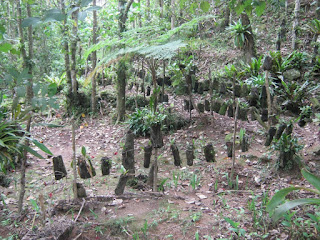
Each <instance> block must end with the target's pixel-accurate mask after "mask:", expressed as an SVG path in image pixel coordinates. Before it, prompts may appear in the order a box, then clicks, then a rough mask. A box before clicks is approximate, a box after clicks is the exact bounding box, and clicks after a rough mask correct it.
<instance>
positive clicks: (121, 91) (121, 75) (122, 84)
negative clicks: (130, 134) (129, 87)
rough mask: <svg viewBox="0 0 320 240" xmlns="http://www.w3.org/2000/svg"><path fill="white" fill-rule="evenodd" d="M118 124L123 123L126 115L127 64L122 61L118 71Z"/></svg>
mask: <svg viewBox="0 0 320 240" xmlns="http://www.w3.org/2000/svg"><path fill="white" fill-rule="evenodd" d="M117 114H118V116H117V122H122V121H124V119H125V114H126V64H125V60H124V59H121V60H120V61H119V63H118V69H117Z"/></svg>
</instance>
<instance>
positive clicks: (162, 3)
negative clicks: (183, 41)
mask: <svg viewBox="0 0 320 240" xmlns="http://www.w3.org/2000/svg"><path fill="white" fill-rule="evenodd" d="M159 5H160V18H163V5H164V2H163V0H159Z"/></svg>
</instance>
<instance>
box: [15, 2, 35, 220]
mask: <svg viewBox="0 0 320 240" xmlns="http://www.w3.org/2000/svg"><path fill="white" fill-rule="evenodd" d="M17 13H18V15H17V18H18V19H17V22H18V32H19V37H20V44H21V47H20V51H21V55H22V59H23V67H24V68H26V69H28V73H29V74H30V75H32V60H33V30H32V26H29V27H28V55H27V51H26V49H25V41H24V36H23V30H22V11H21V5H20V1H17ZM27 15H28V17H32V16H31V6H30V5H29V4H27ZM32 87H33V81H32V77H30V78H29V79H28V83H27V92H26V103H27V105H29V106H30V105H31V101H32V98H33V88H32ZM31 119H32V118H31V115H30V114H29V118H28V122H27V126H26V132H27V134H29V133H30V129H31ZM24 144H25V145H26V146H29V140H28V139H26V140H25V142H24ZM26 166H27V151H26V150H24V152H23V157H22V162H21V172H20V186H21V188H20V192H19V200H18V212H19V214H21V213H22V208H23V199H24V194H25V184H26V180H25V179H26Z"/></svg>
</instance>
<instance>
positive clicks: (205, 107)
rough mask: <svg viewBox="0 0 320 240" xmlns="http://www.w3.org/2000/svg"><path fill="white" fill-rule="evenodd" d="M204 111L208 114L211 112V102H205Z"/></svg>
mask: <svg viewBox="0 0 320 240" xmlns="http://www.w3.org/2000/svg"><path fill="white" fill-rule="evenodd" d="M204 109H205V110H206V111H207V112H210V102H209V100H207V99H206V100H204Z"/></svg>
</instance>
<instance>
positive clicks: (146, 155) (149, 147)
mask: <svg viewBox="0 0 320 240" xmlns="http://www.w3.org/2000/svg"><path fill="white" fill-rule="evenodd" d="M151 155H152V145H147V146H145V147H144V162H143V166H144V167H145V168H149V166H150V161H151Z"/></svg>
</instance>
